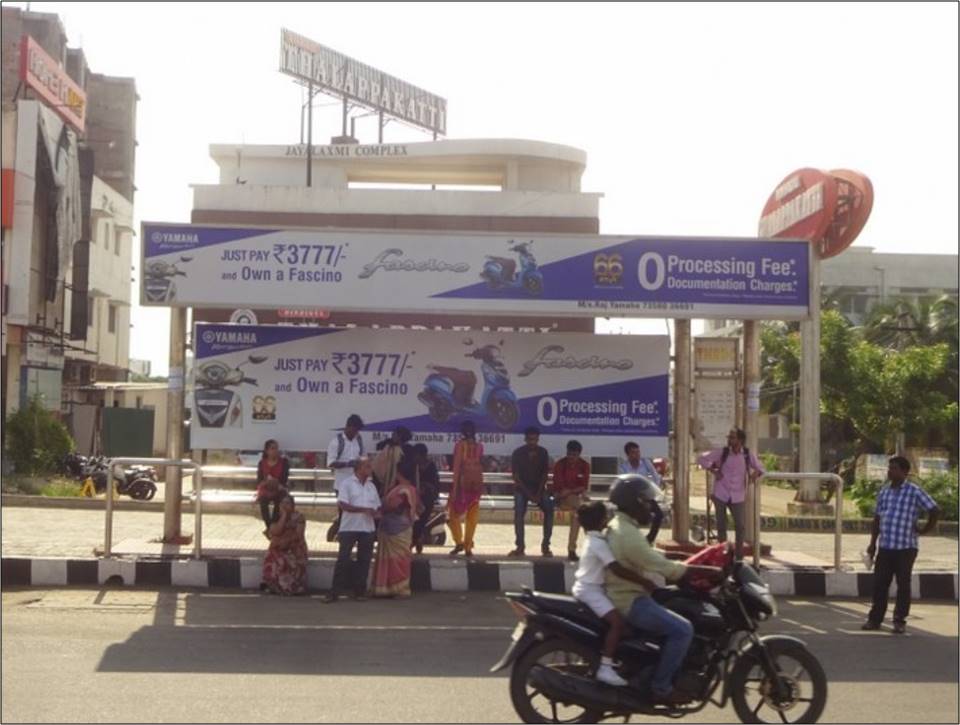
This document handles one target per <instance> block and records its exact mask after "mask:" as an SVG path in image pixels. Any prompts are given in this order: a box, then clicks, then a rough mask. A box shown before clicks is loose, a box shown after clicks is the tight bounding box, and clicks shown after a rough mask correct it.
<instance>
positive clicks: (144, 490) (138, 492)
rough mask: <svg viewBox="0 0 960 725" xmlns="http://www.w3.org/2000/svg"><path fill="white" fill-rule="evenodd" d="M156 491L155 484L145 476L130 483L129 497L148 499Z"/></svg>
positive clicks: (140, 499) (141, 499)
mask: <svg viewBox="0 0 960 725" xmlns="http://www.w3.org/2000/svg"><path fill="white" fill-rule="evenodd" d="M156 493H157V486H156V484H155V483H154V482H153V481H151V480H149V479H146V478H138V479H137V480H136V481H134V482H133V483H131V484H130V498H132V499H136V500H137V501H149V500H150V499H152V498H153V497H154V496H155V495H156Z"/></svg>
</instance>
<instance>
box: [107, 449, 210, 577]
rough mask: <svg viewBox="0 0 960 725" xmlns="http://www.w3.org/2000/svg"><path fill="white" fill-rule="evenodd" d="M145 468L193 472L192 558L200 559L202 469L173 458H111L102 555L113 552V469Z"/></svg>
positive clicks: (197, 465) (195, 463)
mask: <svg viewBox="0 0 960 725" xmlns="http://www.w3.org/2000/svg"><path fill="white" fill-rule="evenodd" d="M137 464H140V465H146V466H175V467H177V468H190V469H192V470H193V476H192V479H193V558H194V559H199V558H200V547H201V541H200V538H201V534H202V524H201V520H202V518H203V516H202V513H203V502H202V499H203V496H202V495H201V494H202V492H203V468H202V467H201V466H200V464H199V463H197V462H195V461H191V460H177V459H174V458H113V459H111V460H110V461H109V466H110V470H109V484H108V486H107V492H106V501H107V508H106V512H107V513H106V516H107V519H106V522H105V525H104V532H103V555H104V556H111V555H112V550H113V491H114V485H115V481H116V477H115V476H114V475H113V471H114V467H115V466H119V467H120V468H121V469H123V468H124V467H125V466H129V465H137Z"/></svg>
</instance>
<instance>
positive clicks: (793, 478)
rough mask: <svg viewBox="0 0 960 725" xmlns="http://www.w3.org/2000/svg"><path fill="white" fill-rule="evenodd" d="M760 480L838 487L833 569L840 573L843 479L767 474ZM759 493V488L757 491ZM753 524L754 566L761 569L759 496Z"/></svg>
mask: <svg viewBox="0 0 960 725" xmlns="http://www.w3.org/2000/svg"><path fill="white" fill-rule="evenodd" d="M759 480H761V481H762V480H770V481H797V482H798V483H801V484H802V483H803V482H804V481H815V482H816V483H817V487H818V488H819V486H820V481H833V483H834V484H835V485H836V487H837V511H836V514H835V518H834V522H833V526H834V529H833V568H834V569H836V570H837V571H840V559H841V557H842V554H843V479H842V478H840V476H838V475H837V474H836V473H767V474H765V475H764V476H762V477H761V478H760V479H759ZM757 490H758V491H759V488H758V489H757ZM753 522H754V526H756V530H757V534H758V535H757V541H756V545H755V546H754V548H753V565H754V566H755V567H757V568H759V567H760V536H759V533H760V496H759V495H758V496H757V505H756V506H755V507H754V509H753Z"/></svg>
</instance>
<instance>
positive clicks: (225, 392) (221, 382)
mask: <svg viewBox="0 0 960 725" xmlns="http://www.w3.org/2000/svg"><path fill="white" fill-rule="evenodd" d="M266 359H267V358H266V356H258V355H251V356H249V357H248V358H247V362H250V363H252V364H254V365H259V364H260V363H262V362H264V361H265V360H266ZM243 364H244V363H241V364H240V365H238V366H237V367H235V368H231V367H230V366H228V365H226V364H224V363H222V362H220V361H219V360H210V361H209V362H205V363H203V364H202V365H200V367H199V368H198V369H197V387H196V390H194V393H193V398H194V401H195V403H196V409H197V415H198V417H199V419H200V425H201V426H202V427H204V428H225V427H226V428H242V427H243V401H242V400H241V398H240V396H239V395H237V393H236V392H234V391H233V390H231V389H230V388H233V387H236V386H238V385H243V384H244V383H247V384H249V385H256V384H257V381H256V380H255V379H254V378H248V377H246V376H245V375H244V371H243V369H242V366H243Z"/></svg>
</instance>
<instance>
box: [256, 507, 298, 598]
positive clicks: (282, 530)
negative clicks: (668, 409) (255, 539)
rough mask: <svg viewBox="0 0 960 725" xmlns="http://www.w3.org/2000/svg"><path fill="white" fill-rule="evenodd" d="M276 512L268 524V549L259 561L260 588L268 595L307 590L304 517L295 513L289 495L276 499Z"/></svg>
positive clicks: (296, 592) (288, 593)
mask: <svg viewBox="0 0 960 725" xmlns="http://www.w3.org/2000/svg"><path fill="white" fill-rule="evenodd" d="M277 506H278V508H279V509H280V514H279V516H278V518H277V520H276V521H275V522H273V523H272V524H270V529H269V533H270V548H269V550H268V551H267V555H266V557H265V558H264V560H263V583H262V584H261V585H260V589H261V590H264V591H268V592H270V593H271V594H283V595H287V596H289V595H294V594H306V593H307V539H306V537H305V536H304V531H305V530H306V525H307V522H306V519H304V517H303V514H301V513H299V512H298V511H297V510H296V508H295V506H294V502H293V497H292V496H291V495H290V494H288V493H287V494H283V495H282V496H281V498H280V500H279V501H278V502H277Z"/></svg>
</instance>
